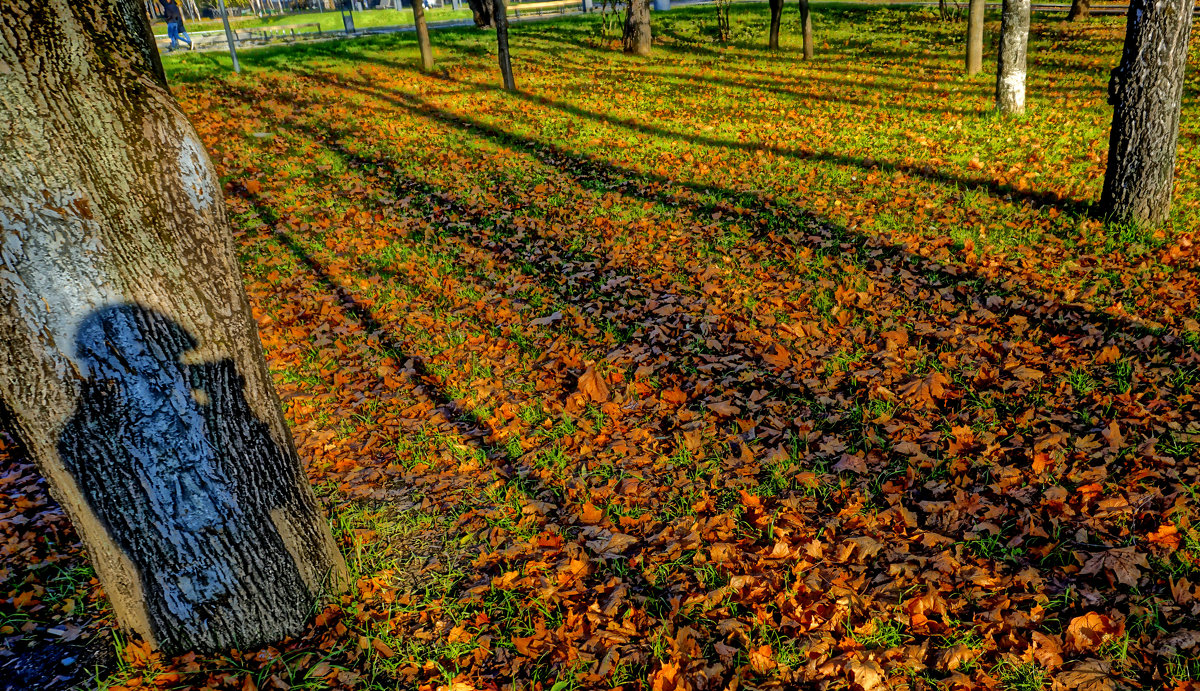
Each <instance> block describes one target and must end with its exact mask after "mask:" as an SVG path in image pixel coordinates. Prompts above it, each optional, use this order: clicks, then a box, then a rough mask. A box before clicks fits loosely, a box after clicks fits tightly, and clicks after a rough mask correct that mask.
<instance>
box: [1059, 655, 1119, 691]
mask: <svg viewBox="0 0 1200 691" xmlns="http://www.w3.org/2000/svg"><path fill="white" fill-rule="evenodd" d="M1111 672H1112V663H1110V662H1108V661H1106V660H1094V659H1093V660H1084V661H1083V662H1080V663H1078V664H1076V665H1074V666H1073V667H1071V669H1069V670H1067V671H1065V672H1062V673H1061V674H1059V675H1057V676H1056V677H1055V678H1054V680H1055V681H1057V682H1058V683H1059V685H1060V686H1062V687H1063V688H1067V689H1075V690H1076V691H1113V689H1114V688H1115V686H1114V684H1113V682H1114V681H1115V680H1114V679H1113V677H1112V675H1111Z"/></svg>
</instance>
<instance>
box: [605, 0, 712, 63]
mask: <svg viewBox="0 0 1200 691" xmlns="http://www.w3.org/2000/svg"><path fill="white" fill-rule="evenodd" d="M625 7H626V10H625V35H624V36H623V42H624V44H625V52H626V53H631V54H635V55H641V56H642V57H648V56H649V55H650V44H651V36H650V0H628V2H627V3H626V5H625ZM718 11H720V8H718Z"/></svg>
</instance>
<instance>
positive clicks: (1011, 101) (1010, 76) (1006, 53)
mask: <svg viewBox="0 0 1200 691" xmlns="http://www.w3.org/2000/svg"><path fill="white" fill-rule="evenodd" d="M1029 9H1030V8H1029V0H1004V13H1003V15H1002V17H1001V20H1000V50H999V55H998V59H997V60H996V108H997V109H999V110H1000V112H1001V113H1004V114H1007V115H1019V114H1021V113H1024V112H1025V56H1026V54H1027V52H1028V51H1027V49H1028V47H1029Z"/></svg>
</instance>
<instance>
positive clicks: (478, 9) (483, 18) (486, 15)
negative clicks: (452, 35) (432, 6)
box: [417, 0, 496, 29]
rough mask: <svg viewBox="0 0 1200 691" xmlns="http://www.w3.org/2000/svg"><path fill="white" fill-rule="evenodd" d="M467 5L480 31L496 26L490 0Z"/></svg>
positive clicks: (479, 0)
mask: <svg viewBox="0 0 1200 691" xmlns="http://www.w3.org/2000/svg"><path fill="white" fill-rule="evenodd" d="M417 2H420V0H417ZM467 5H469V6H470V7H471V17H472V18H473V19H474V20H475V26H477V27H479V28H481V29H491V28H494V27H495V26H496V20H495V16H494V10H493V8H492V0H467Z"/></svg>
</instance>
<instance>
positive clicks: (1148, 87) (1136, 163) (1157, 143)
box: [1100, 0, 1194, 223]
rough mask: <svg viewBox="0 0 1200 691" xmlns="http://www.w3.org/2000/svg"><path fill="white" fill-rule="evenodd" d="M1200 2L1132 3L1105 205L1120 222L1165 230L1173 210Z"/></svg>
mask: <svg viewBox="0 0 1200 691" xmlns="http://www.w3.org/2000/svg"><path fill="white" fill-rule="evenodd" d="M1193 1H1194V0H1157V1H1154V2H1148V1H1147V0H1133V1H1132V2H1131V3H1130V5H1129V14H1128V18H1127V19H1126V24H1125V47H1124V49H1123V50H1122V52H1121V63H1120V64H1119V65H1118V66H1117V68H1116V69H1115V70H1113V72H1112V78H1111V79H1110V81H1109V83H1108V102H1109V104H1110V105H1112V106H1113V121H1112V131H1111V133H1110V134H1109V138H1108V169H1107V171H1106V172H1105V175H1104V192H1103V194H1102V195H1101V197H1100V206H1101V208H1102V209H1103V210H1104V213H1105V214H1107V215H1108V217H1109V218H1110V219H1111V220H1114V221H1118V222H1137V223H1161V222H1162V221H1165V220H1166V219H1167V216H1168V214H1169V213H1170V210H1171V187H1172V186H1173V183H1174V178H1175V146H1176V143H1177V140H1178V138H1179V111H1180V107H1181V105H1182V99H1183V73H1184V69H1185V67H1186V66H1187V52H1188V38H1189V37H1190V34H1191V30H1192V7H1193Z"/></svg>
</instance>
